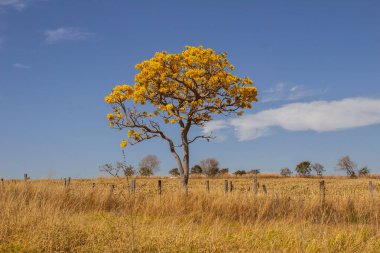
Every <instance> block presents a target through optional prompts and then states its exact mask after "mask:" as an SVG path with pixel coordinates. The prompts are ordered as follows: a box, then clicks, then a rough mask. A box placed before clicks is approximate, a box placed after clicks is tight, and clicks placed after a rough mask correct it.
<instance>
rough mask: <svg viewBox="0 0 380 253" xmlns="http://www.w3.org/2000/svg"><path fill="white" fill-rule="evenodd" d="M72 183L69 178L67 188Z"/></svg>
mask: <svg viewBox="0 0 380 253" xmlns="http://www.w3.org/2000/svg"><path fill="white" fill-rule="evenodd" d="M70 183H71V177H69V180H68V181H67V186H70Z"/></svg>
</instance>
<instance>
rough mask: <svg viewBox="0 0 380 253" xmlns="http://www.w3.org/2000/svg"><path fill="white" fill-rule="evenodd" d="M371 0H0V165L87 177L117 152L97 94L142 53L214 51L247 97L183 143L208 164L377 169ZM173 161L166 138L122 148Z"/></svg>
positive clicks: (12, 173)
mask: <svg viewBox="0 0 380 253" xmlns="http://www.w3.org/2000/svg"><path fill="white" fill-rule="evenodd" d="M379 9H380V2H379V1H375V0H372V1H369V0H366V1H313V2H310V1H286V2H284V1H187V2H185V1H117V0H115V1H112V4H111V1H100V0H97V1H95V0H93V1H74V0H73V1H69V0H67V1H59V0H0V115H1V124H0V177H5V178H12V177H22V175H23V173H25V172H27V173H29V174H30V175H31V176H32V177H47V176H54V177H66V176H71V177H94V176H98V175H99V169H98V167H99V165H101V164H104V163H107V162H116V161H120V160H121V159H122V156H121V150H120V147H119V143H120V140H121V138H122V136H123V133H120V132H118V131H116V130H112V129H110V128H109V126H108V122H107V120H106V117H105V116H106V114H107V113H108V112H109V107H108V105H107V104H105V103H104V101H103V98H104V96H105V95H107V93H108V92H109V91H110V90H111V89H112V87H113V86H114V85H115V84H118V83H132V82H133V78H134V75H135V74H136V70H135V69H134V65H135V64H136V63H139V62H141V61H143V60H145V59H147V58H150V57H151V56H153V54H154V53H155V52H156V51H163V50H166V51H168V52H170V53H176V52H179V51H181V50H182V49H183V48H184V46H185V45H194V46H198V45H203V46H205V47H210V48H213V49H215V50H217V51H219V52H222V51H223V52H224V51H226V52H228V55H229V59H230V61H231V63H232V64H234V65H235V73H236V74H237V75H240V76H244V75H247V76H249V77H250V78H251V79H253V80H254V82H255V85H256V86H257V87H258V90H259V96H260V102H259V103H257V104H255V105H254V107H253V108H252V109H251V110H249V111H247V113H246V115H247V117H244V118H242V119H239V120H236V119H235V120H233V119H218V121H216V122H214V123H213V124H211V125H210V126H209V127H208V128H207V129H204V131H208V130H214V132H215V133H216V134H217V136H218V138H217V140H216V141H214V142H210V143H207V142H198V143H196V144H194V145H193V146H192V148H191V163H192V164H195V163H196V162H198V161H199V160H202V159H204V158H207V157H215V158H217V159H219V161H220V163H221V166H222V167H228V168H230V169H231V170H232V171H234V170H237V169H253V168H254V169H260V170H261V171H262V172H278V171H279V170H280V168H281V167H290V168H294V167H295V166H296V164H297V163H298V162H300V161H302V160H310V161H312V162H320V163H322V164H323V165H325V167H326V168H327V170H328V172H329V173H332V174H336V173H337V171H336V170H335V169H334V167H335V164H336V163H337V160H338V159H339V158H340V157H341V156H343V155H350V156H351V158H352V159H353V160H355V161H356V162H357V163H358V164H359V165H367V166H369V168H370V169H371V170H372V172H377V173H380V156H379V154H380V138H379V137H380V134H379V133H380V74H379V73H380V29H379V27H380V15H379ZM126 154H127V161H128V162H129V163H131V164H133V165H135V166H137V164H138V162H139V160H140V159H141V158H142V157H143V156H145V155H147V154H156V155H157V156H159V157H160V160H161V161H162V166H161V171H160V174H166V173H167V171H168V170H169V169H171V168H173V167H175V166H176V165H175V161H174V159H173V158H172V156H171V155H170V153H169V150H168V149H167V146H166V143H164V142H162V141H159V140H154V141H152V142H146V143H143V144H140V145H136V146H133V147H128V148H127V149H126Z"/></svg>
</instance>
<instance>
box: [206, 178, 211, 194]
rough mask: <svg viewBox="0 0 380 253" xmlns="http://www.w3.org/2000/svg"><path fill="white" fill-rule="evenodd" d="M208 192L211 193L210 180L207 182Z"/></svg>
mask: <svg viewBox="0 0 380 253" xmlns="http://www.w3.org/2000/svg"><path fill="white" fill-rule="evenodd" d="M206 190H207V192H210V181H209V180H207V181H206Z"/></svg>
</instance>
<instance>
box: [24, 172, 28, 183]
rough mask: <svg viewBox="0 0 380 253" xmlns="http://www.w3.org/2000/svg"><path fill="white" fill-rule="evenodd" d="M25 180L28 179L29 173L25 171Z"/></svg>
mask: <svg viewBox="0 0 380 253" xmlns="http://www.w3.org/2000/svg"><path fill="white" fill-rule="evenodd" d="M24 180H25V181H26V180H28V174H27V173H24Z"/></svg>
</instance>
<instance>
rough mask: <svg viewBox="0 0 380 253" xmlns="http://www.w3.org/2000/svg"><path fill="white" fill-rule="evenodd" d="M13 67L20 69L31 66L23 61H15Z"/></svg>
mask: <svg viewBox="0 0 380 253" xmlns="http://www.w3.org/2000/svg"><path fill="white" fill-rule="evenodd" d="M13 67H14V68H18V69H30V66H28V65H24V64H21V63H14V64H13Z"/></svg>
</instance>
